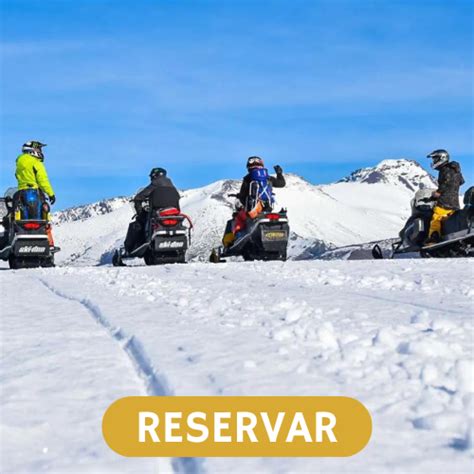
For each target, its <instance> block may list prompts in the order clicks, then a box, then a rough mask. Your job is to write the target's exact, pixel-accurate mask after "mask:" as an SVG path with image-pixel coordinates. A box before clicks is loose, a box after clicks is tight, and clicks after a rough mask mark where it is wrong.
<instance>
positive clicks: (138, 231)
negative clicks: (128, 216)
mask: <svg viewBox="0 0 474 474" xmlns="http://www.w3.org/2000/svg"><path fill="white" fill-rule="evenodd" d="M146 218H147V213H146V212H144V211H142V212H140V213H139V214H137V218H136V220H135V221H133V222H131V223H130V225H129V226H128V230H127V236H126V237H125V242H124V247H125V250H126V251H127V252H129V253H130V252H133V250H135V249H136V248H138V247H139V246H140V245H142V244H143V243H144V242H145V224H146Z"/></svg>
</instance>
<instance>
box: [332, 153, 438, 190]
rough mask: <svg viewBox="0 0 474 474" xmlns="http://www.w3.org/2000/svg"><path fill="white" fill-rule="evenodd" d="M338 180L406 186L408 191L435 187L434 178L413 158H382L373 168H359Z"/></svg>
mask: <svg viewBox="0 0 474 474" xmlns="http://www.w3.org/2000/svg"><path fill="white" fill-rule="evenodd" d="M340 182H345V183H350V182H356V183H368V184H374V183H386V184H394V185H400V184H401V185H403V186H406V187H407V188H408V189H409V190H410V191H413V192H414V191H416V190H417V189H423V188H436V180H435V179H434V177H433V176H431V175H430V174H429V173H427V172H426V171H425V170H424V169H423V168H422V167H421V166H420V165H419V164H418V163H417V162H416V161H413V160H403V159H401V160H383V161H381V162H380V163H379V164H378V165H377V166H374V167H373V168H361V169H358V170H356V171H354V172H353V173H351V174H350V175H349V176H347V177H346V178H344V179H342V180H341V181H340Z"/></svg>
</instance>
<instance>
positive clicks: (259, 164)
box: [247, 156, 265, 170]
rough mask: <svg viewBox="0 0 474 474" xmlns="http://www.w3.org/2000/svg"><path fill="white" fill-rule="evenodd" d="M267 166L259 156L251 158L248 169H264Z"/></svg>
mask: <svg viewBox="0 0 474 474" xmlns="http://www.w3.org/2000/svg"><path fill="white" fill-rule="evenodd" d="M264 166H265V164H264V163H263V160H262V159H261V158H260V157H259V156H251V157H250V158H249V159H248V160H247V169H248V170H251V169H253V168H263V167H264Z"/></svg>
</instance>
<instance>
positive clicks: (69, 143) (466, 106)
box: [0, 0, 474, 207]
mask: <svg viewBox="0 0 474 474" xmlns="http://www.w3.org/2000/svg"><path fill="white" fill-rule="evenodd" d="M0 4H1V21H2V23H1V115H0V120H1V122H0V127H1V129H0V131H1V143H0V160H1V176H0V186H1V187H2V188H6V187H7V186H8V185H12V184H14V182H15V181H14V177H13V173H14V160H15V158H16V156H17V154H18V151H19V148H20V146H21V144H22V143H23V142H24V141H25V140H28V139H38V140H42V141H45V142H46V143H48V147H47V148H46V149H45V151H46V153H47V159H46V164H47V167H48V170H49V174H50V177H51V180H52V181H53V185H54V187H55V189H56V193H57V195H58V207H66V206H70V205H74V204H79V203H84V202H90V201H93V200H97V199H101V198H103V197H111V196H115V195H125V194H131V193H133V192H134V191H135V190H136V188H137V187H139V186H141V185H143V184H145V183H146V182H147V175H148V172H149V169H150V168H152V167H154V166H164V167H166V168H167V169H168V170H169V173H170V175H171V177H172V178H173V180H174V181H175V183H176V184H177V185H178V186H179V187H181V188H189V187H195V186H199V185H203V184H207V183H209V182H211V181H214V180H217V179H221V178H227V177H234V178H240V177H241V176H242V175H243V174H244V165H245V161H246V158H247V157H248V156H250V155H254V154H257V155H260V156H262V157H263V158H264V159H265V160H266V162H267V165H269V167H270V166H273V164H277V163H278V164H280V165H282V166H283V168H284V169H285V170H287V171H291V172H295V173H298V174H301V175H303V176H304V177H306V178H307V179H309V180H310V181H312V182H314V183H325V182H330V181H333V180H337V179H339V178H340V177H342V176H344V175H346V174H348V173H349V172H350V171H352V170H353V169H355V168H359V167H362V166H370V165H373V164H375V163H377V162H378V161H380V160H382V159H384V158H395V157H407V158H411V159H417V160H419V161H420V162H422V163H423V164H425V165H426V164H427V160H425V156H426V154H427V153H428V152H430V151H432V150H433V149H435V148H440V147H442V148H447V149H448V150H449V151H450V153H451V155H452V156H453V158H454V159H456V160H458V161H460V162H461V164H462V166H463V168H464V174H465V175H466V177H467V178H468V180H469V181H470V184H472V181H474V172H473V162H474V159H473V157H474V151H473V128H474V127H473V125H474V123H473V90H472V84H473V27H472V24H473V7H472V2H471V1H468V0H465V1H464V0H451V1H441V0H440V1H436V0H431V1H429V0H419V1H417V0H406V1H397V0H395V1H393V0H391V1H383V0H373V1H368V0H353V1H345V0H332V1H322V0H307V1H300V0H287V1H277V0H273V1H272V0H269V1H258V0H252V1H244V0H238V1H237V0H215V1H204V0H179V1H178V0H174V1H172V0H170V1H160V0H155V1H151V0H149V1H147V0H133V1H125V0H123V1H120V0H115V1H103V0H75V1H72V0H71V1H68V0H61V1H59V0H58V1H53V0H38V1H33V0H2V1H1V2H0Z"/></svg>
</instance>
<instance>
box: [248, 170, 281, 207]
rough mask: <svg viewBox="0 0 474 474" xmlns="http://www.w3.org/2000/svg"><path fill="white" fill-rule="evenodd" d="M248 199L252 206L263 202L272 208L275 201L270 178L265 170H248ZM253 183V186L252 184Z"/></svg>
mask: <svg viewBox="0 0 474 474" xmlns="http://www.w3.org/2000/svg"><path fill="white" fill-rule="evenodd" d="M249 175H250V182H251V184H250V197H251V199H252V201H254V202H253V204H254V205H255V204H256V203H257V202H259V201H260V202H264V203H267V204H268V205H270V206H273V204H274V202H275V200H274V198H273V189H272V184H271V181H270V176H269V174H268V170H267V169H266V168H254V169H252V170H250V172H249ZM252 183H255V184H252Z"/></svg>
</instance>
